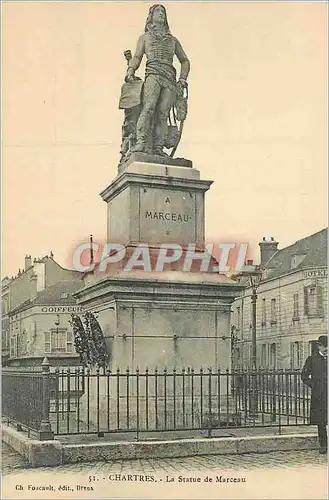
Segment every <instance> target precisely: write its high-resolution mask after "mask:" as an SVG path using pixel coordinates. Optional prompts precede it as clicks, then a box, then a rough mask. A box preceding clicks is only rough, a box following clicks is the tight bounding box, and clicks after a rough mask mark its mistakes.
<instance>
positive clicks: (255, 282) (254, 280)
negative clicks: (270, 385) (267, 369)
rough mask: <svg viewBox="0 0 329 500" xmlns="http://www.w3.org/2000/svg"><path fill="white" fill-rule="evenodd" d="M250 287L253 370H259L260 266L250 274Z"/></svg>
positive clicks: (255, 267)
mask: <svg viewBox="0 0 329 500" xmlns="http://www.w3.org/2000/svg"><path fill="white" fill-rule="evenodd" d="M249 279H250V286H251V290H252V294H251V304H252V335H251V368H252V369H253V370H256V368H257V337H256V312H257V305H256V304H257V288H258V287H259V285H260V282H261V279H262V269H261V267H260V266H254V270H253V271H251V272H250V274H249Z"/></svg>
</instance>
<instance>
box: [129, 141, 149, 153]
mask: <svg viewBox="0 0 329 500" xmlns="http://www.w3.org/2000/svg"><path fill="white" fill-rule="evenodd" d="M145 148H146V144H145V142H144V141H137V142H136V144H135V146H134V147H133V148H132V149H131V151H132V152H133V153H144V152H145Z"/></svg>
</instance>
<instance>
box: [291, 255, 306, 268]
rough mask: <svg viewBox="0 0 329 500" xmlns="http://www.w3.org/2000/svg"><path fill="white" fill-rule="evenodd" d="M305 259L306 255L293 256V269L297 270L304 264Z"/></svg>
mask: <svg viewBox="0 0 329 500" xmlns="http://www.w3.org/2000/svg"><path fill="white" fill-rule="evenodd" d="M305 257H306V254H296V255H293V256H292V258H291V265H290V267H291V269H296V267H298V266H299V265H300V264H301V263H302V262H303V260H304V259H305Z"/></svg>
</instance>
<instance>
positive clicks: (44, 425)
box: [38, 358, 54, 441]
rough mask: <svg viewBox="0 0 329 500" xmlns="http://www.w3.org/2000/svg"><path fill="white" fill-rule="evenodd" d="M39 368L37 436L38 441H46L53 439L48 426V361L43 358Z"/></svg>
mask: <svg viewBox="0 0 329 500" xmlns="http://www.w3.org/2000/svg"><path fill="white" fill-rule="evenodd" d="M41 366H42V418H41V423H40V429H39V433H38V435H39V439H40V441H46V440H48V439H54V433H53V431H52V429H51V425H50V421H49V412H50V391H49V389H50V388H49V382H50V370H49V361H48V359H47V358H44V360H43V362H42V365H41Z"/></svg>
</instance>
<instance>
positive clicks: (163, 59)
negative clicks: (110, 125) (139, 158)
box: [125, 5, 190, 156]
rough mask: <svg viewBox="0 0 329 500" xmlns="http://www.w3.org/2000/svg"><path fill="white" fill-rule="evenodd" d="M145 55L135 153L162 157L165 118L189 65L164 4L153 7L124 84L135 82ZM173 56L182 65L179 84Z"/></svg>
mask: <svg viewBox="0 0 329 500" xmlns="http://www.w3.org/2000/svg"><path fill="white" fill-rule="evenodd" d="M144 54H145V55H146V59H147V62H146V72H145V81H144V85H143V89H142V94H141V107H140V113H139V117H138V121H137V127H136V143H135V145H134V146H133V148H132V151H135V152H137V151H138V152H152V153H153V154H157V155H161V156H163V155H165V153H164V151H163V148H164V147H165V145H166V139H167V133H168V123H167V121H168V117H169V112H170V110H171V108H172V107H173V105H174V103H175V100H176V98H177V95H181V94H182V93H183V92H184V88H185V87H186V86H187V83H186V80H187V77H188V74H189V71H190V62H189V60H188V58H187V56H186V54H185V52H184V50H183V48H182V46H181V44H180V43H179V41H178V40H177V38H175V37H174V36H172V35H171V33H170V30H169V25H168V21H167V14H166V9H165V8H164V7H163V5H153V6H152V7H151V8H150V10H149V14H148V17H147V20H146V26H145V33H144V34H143V35H141V36H140V38H139V40H138V43H137V48H136V52H135V55H134V56H133V57H132V58H131V59H130V61H129V64H128V69H127V73H126V78H125V81H126V82H133V81H134V80H135V71H136V70H137V69H138V68H139V66H140V64H141V61H142V59H143V56H144ZM174 55H176V56H177V58H178V60H179V61H180V63H181V72H180V76H179V80H178V83H177V82H176V70H175V68H174V66H173V59H174Z"/></svg>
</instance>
